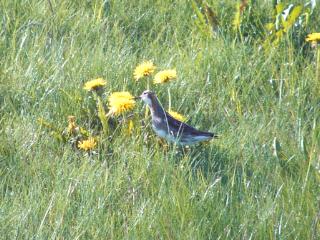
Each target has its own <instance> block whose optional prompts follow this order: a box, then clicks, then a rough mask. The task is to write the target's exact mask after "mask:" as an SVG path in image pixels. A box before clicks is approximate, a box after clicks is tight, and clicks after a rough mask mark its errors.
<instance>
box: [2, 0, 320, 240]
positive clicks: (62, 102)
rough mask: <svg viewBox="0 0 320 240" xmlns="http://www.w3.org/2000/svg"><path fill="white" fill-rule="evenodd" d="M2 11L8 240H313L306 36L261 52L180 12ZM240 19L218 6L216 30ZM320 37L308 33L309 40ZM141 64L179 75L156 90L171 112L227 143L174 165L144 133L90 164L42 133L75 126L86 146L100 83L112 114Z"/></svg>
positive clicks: (90, 158)
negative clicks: (211, 33) (210, 33)
mask: <svg viewBox="0 0 320 240" xmlns="http://www.w3.org/2000/svg"><path fill="white" fill-rule="evenodd" d="M0 2H1V9H0V12H1V17H2V20H1V26H2V28H1V30H0V31H1V33H0V37H1V41H0V55H1V57H0V71H1V81H0V133H1V134H0V141H1V146H0V176H1V178H0V193H1V194H0V237H1V238H2V239H14V238H17V239H49V238H50V239H78V238H80V239H95V238H97V239H100V238H101V239H106V238H107V239H155V238H159V239H217V238H220V239H295V238H297V239H311V238H314V239H316V238H318V237H319V235H320V233H319V230H320V229H319V223H318V218H319V216H320V215H319V214H320V212H319V211H320V210H319V207H320V205H319V190H320V189H319V140H320V132H319V121H320V119H319V117H320V114H319V105H320V101H319V90H320V86H319V83H318V81H317V80H316V74H315V73H316V52H315V50H314V49H312V48H310V44H309V43H305V42H304V39H303V38H302V36H300V35H299V36H300V39H296V40H295V41H294V43H300V47H299V48H297V47H296V46H295V45H294V44H293V43H291V42H290V41H289V42H284V43H282V44H279V45H278V46H275V47H274V48H269V49H268V51H264V50H263V47H262V43H261V41H243V42H241V41H240V38H237V37H236V36H235V34H234V33H232V30H231V27H230V28H224V29H223V31H222V32H221V34H219V35H218V36H217V38H215V39H210V38H208V37H207V36H205V35H204V34H202V33H201V32H200V31H199V30H198V28H197V27H196V25H195V24H194V21H193V19H192V16H193V15H194V14H195V13H194V10H193V8H192V7H191V4H190V3H189V2H187V1H178V0H177V1H168V0H167V1H151V0H146V1H123V2H122V3H119V2H117V1H105V2H103V1H99V0H96V1H53V0H51V1H26V0H21V1H3V0H2V1H0ZM234 4H235V2H232V3H231V2H228V1H226V2H225V3H223V2H221V3H219V4H216V5H214V4H213V6H214V7H213V8H214V10H215V11H216V12H217V14H218V17H219V20H220V21H221V24H223V23H226V22H228V21H229V22H230V21H231V20H230V19H231V18H232V16H230V9H231V11H234V9H233V6H234ZM268 4H271V3H263V4H261V5H260V10H261V11H265V12H268V11H269V12H270V14H271V10H270V9H271V8H272V6H270V5H268ZM318 13H319V11H318V12H316V15H317V14H318ZM228 14H229V15H228ZM224 26H226V25H224ZM318 26H319V20H317V18H312V17H311V18H310V25H309V27H308V28H306V30H305V31H306V32H305V33H310V32H317V31H318V32H319V28H318ZM305 33H304V34H305ZM262 35H263V34H262ZM248 39H249V38H248ZM147 60H153V61H154V64H155V65H156V66H157V67H158V68H157V70H158V69H159V70H160V69H167V68H176V69H177V73H178V78H177V79H175V80H173V81H172V82H171V83H170V85H160V86H158V85H157V86H156V85H153V84H151V85H150V88H151V89H152V90H154V91H156V92H157V96H158V98H159V100H160V101H161V102H162V104H163V105H164V106H165V107H167V106H168V103H169V102H168V92H167V87H168V86H170V91H171V105H172V109H173V110H175V111H178V112H180V113H181V114H183V115H185V116H187V118H188V120H187V122H188V123H189V124H190V125H192V126H195V127H196V128H198V129H201V130H207V131H214V132H218V133H219V134H220V135H221V137H220V139H218V140H213V141H211V142H210V143H209V144H207V145H206V144H199V145H197V146H195V147H191V148H190V149H189V150H188V151H187V154H186V155H185V156H179V155H178V156H177V155H176V149H175V148H174V147H173V146H169V147H168V149H166V148H163V147H161V146H160V145H159V144H158V143H157V141H158V140H157V137H156V136H155V135H154V134H153V132H152V129H151V126H150V119H148V121H146V122H145V121H144V119H143V118H142V119H141V120H140V125H137V126H135V133H134V134H132V135H130V136H128V134H127V133H126V132H124V131H121V128H120V130H119V129H118V130H117V131H115V132H114V133H113V134H112V135H110V136H105V135H103V134H102V135H101V141H100V142H99V144H98V146H97V149H96V151H95V152H91V154H87V153H85V152H84V151H82V150H80V149H77V148H76V147H75V145H72V144H69V143H64V142H63V141H61V140H59V139H57V138H55V137H54V136H53V135H51V134H50V131H49V130H48V129H47V128H46V127H45V126H44V125H43V124H41V123H40V122H39V121H38V120H37V119H38V118H40V119H41V120H40V121H45V122H50V123H52V124H54V125H56V126H57V128H58V129H62V128H65V129H66V128H67V126H68V116H69V115H74V116H75V121H76V122H77V124H79V125H82V126H84V128H86V129H87V130H89V128H90V126H91V125H90V122H91V121H93V119H92V118H91V117H92V116H91V115H90V116H89V117H88V116H87V117H84V115H83V109H85V108H86V107H88V106H89V105H90V98H89V97H90V95H89V94H88V93H87V92H86V91H84V90H83V85H84V83H85V82H87V81H88V80H91V79H94V78H98V77H102V78H104V79H106V80H107V82H108V83H107V85H106V86H105V87H104V93H103V95H102V101H103V103H104V104H105V106H107V102H108V101H107V100H108V96H109V95H110V93H112V92H115V91H129V92H131V93H132V94H133V95H139V94H141V93H142V91H143V90H145V89H146V80H145V79H142V80H140V81H138V82H136V81H135V79H134V78H133V70H134V68H135V67H136V66H137V64H139V63H141V62H144V61H147ZM151 79H152V78H150V82H151ZM79 98H81V99H82V101H78V99H79ZM79 102H80V103H79ZM106 110H107V109H106ZM133 112H136V113H142V114H144V113H145V104H143V103H142V102H137V105H136V108H135V110H134V111H133ZM128 114H129V113H128ZM115 120H121V117H119V118H116V119H115ZM279 144H280V145H281V150H280V148H279V147H278V148H277V150H278V151H276V154H275V150H274V148H275V147H274V145H279Z"/></svg>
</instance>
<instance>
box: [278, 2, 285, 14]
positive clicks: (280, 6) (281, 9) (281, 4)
mask: <svg viewBox="0 0 320 240" xmlns="http://www.w3.org/2000/svg"><path fill="white" fill-rule="evenodd" d="M283 8H284V2H281V3H279V4H278V5H276V15H278V14H281V13H282V11H283Z"/></svg>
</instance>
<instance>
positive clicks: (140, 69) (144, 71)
mask: <svg viewBox="0 0 320 240" xmlns="http://www.w3.org/2000/svg"><path fill="white" fill-rule="evenodd" d="M155 68H156V66H153V62H152V61H148V62H144V63H141V64H139V65H138V66H137V67H136V68H135V69H134V72H133V76H134V78H135V79H136V81H138V80H139V79H140V78H142V77H144V76H148V75H149V73H151V72H153V71H154V70H153V69H155Z"/></svg>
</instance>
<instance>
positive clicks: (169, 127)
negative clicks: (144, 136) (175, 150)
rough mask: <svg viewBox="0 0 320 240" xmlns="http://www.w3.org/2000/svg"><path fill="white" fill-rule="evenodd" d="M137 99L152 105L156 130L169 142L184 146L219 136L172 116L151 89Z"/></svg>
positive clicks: (151, 109) (153, 125)
mask: <svg viewBox="0 0 320 240" xmlns="http://www.w3.org/2000/svg"><path fill="white" fill-rule="evenodd" d="M136 99H141V100H142V101H144V102H145V103H146V104H147V105H148V106H149V107H150V111H151V117H152V128H153V130H154V132H155V133H156V134H157V135H158V136H159V137H160V138H163V139H165V140H166V141H168V142H171V143H173V144H176V145H177V146H179V147H184V146H190V145H194V144H196V143H199V142H202V141H206V140H211V139H213V138H218V135H217V134H216V133H211V132H204V131H200V130H197V129H195V128H193V127H191V126H190V125H188V124H186V123H184V122H181V121H179V120H177V119H175V118H174V117H172V116H171V115H170V114H169V113H167V112H166V111H165V110H164V109H163V108H162V106H161V104H160V102H159V101H158V99H157V97H156V95H155V94H154V92H152V91H150V90H146V91H144V92H143V93H142V94H141V95H140V96H139V97H136Z"/></svg>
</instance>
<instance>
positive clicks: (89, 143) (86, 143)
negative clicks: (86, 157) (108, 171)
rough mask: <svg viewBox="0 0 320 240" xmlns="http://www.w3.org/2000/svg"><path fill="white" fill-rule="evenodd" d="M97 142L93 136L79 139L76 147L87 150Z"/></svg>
mask: <svg viewBox="0 0 320 240" xmlns="http://www.w3.org/2000/svg"><path fill="white" fill-rule="evenodd" d="M96 144H97V143H96V142H95V140H94V138H89V139H88V140H84V141H82V142H81V141H79V144H78V147H79V148H82V149H84V150H89V149H92V148H94V147H95V145H96Z"/></svg>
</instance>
